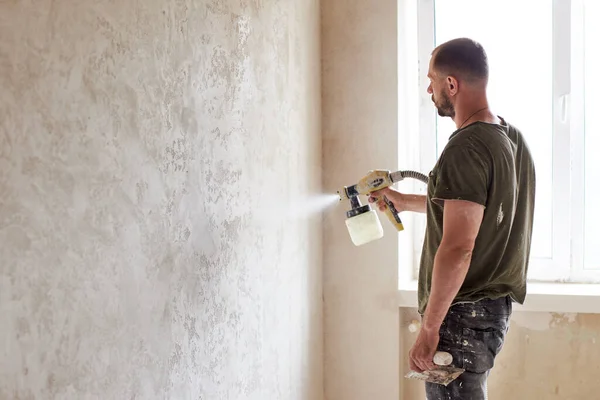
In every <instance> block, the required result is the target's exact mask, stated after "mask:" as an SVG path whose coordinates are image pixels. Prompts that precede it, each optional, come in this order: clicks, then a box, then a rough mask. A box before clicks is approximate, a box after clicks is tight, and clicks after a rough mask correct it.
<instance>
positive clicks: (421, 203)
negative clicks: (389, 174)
mask: <svg viewBox="0 0 600 400" xmlns="http://www.w3.org/2000/svg"><path fill="white" fill-rule="evenodd" d="M383 196H385V197H387V199H388V200H389V201H391V202H392V204H393V205H394V207H395V208H396V210H397V211H398V212H402V211H414V212H420V213H424V212H425V211H426V196H424V195H420V194H404V193H400V192H399V191H397V190H396V189H394V188H391V187H387V188H384V189H381V190H376V191H374V192H373V193H371V195H370V196H369V202H370V203H376V204H377V207H378V208H379V210H380V211H385V208H386V204H385V202H384V201H383Z"/></svg>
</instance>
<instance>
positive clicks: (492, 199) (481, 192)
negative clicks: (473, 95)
mask: <svg viewBox="0 0 600 400" xmlns="http://www.w3.org/2000/svg"><path fill="white" fill-rule="evenodd" d="M500 121H501V122H500V124H489V123H485V122H475V123H473V124H470V125H468V126H466V127H464V128H462V129H459V130H456V131H455V132H454V133H452V135H451V136H450V138H449V140H448V143H447V145H446V147H445V148H444V150H443V152H442V154H441V155H440V157H439V159H438V161H437V163H436V165H435V166H434V168H433V169H432V171H431V172H430V174H429V182H428V185H427V226H426V232H425V240H424V243H423V249H422V253H421V265H420V269H419V290H418V299H419V312H420V313H421V314H423V313H424V312H425V309H426V306H427V301H428V299H429V294H430V290H431V277H432V271H433V263H434V257H435V253H436V251H437V249H438V247H439V245H440V241H441V240H442V232H443V211H444V209H443V200H468V201H472V202H475V203H478V204H481V205H483V206H485V209H484V215H483V221H482V223H481V227H480V230H479V233H478V236H477V238H476V241H475V247H474V249H473V254H472V259H471V265H470V267H469V270H468V272H467V276H466V278H465V280H464V283H463V284H462V286H461V288H460V290H459V292H458V294H457V296H456V298H455V299H454V302H453V304H455V303H459V302H472V301H478V300H481V299H483V298H489V299H496V298H499V297H503V296H506V295H510V296H511V297H512V299H513V300H514V301H516V302H518V303H521V304H522V303H523V302H524V300H525V294H526V278H527V268H528V263H529V254H530V248H531V232H532V228H533V212H534V201H535V168H534V163H533V160H532V157H531V153H530V151H529V148H528V146H527V143H526V142H525V140H524V138H523V135H522V134H521V132H520V131H519V130H518V129H516V128H515V127H513V126H511V125H509V124H508V123H506V121H505V120H504V119H502V118H501V119H500Z"/></svg>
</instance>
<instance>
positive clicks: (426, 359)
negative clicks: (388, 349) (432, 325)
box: [408, 328, 440, 372]
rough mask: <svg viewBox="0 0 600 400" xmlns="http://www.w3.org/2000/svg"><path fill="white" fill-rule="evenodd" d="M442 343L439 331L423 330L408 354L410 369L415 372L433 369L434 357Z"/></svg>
mask: <svg viewBox="0 0 600 400" xmlns="http://www.w3.org/2000/svg"><path fill="white" fill-rule="evenodd" d="M439 341H440V331H439V329H437V330H435V329H432V330H427V329H424V328H421V330H420V331H419V335H418V336H417V340H416V342H415V344H414V345H413V347H412V348H411V349H410V352H409V353H408V357H409V364H410V369H412V370H413V371H415V372H423V371H429V370H430V369H433V367H434V364H433V356H434V355H435V352H436V350H437V346H438V343H439Z"/></svg>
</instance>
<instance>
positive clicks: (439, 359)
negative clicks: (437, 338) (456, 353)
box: [433, 351, 452, 366]
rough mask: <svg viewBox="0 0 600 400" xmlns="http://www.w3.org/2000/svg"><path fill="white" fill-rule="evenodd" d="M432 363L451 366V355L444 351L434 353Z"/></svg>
mask: <svg viewBox="0 0 600 400" xmlns="http://www.w3.org/2000/svg"><path fill="white" fill-rule="evenodd" d="M433 363H434V364H435V365H440V366H444V365H450V364H452V354H450V353H448V352H445V351H436V352H435V355H434V356H433Z"/></svg>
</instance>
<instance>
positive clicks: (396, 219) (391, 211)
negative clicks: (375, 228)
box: [383, 196, 404, 231]
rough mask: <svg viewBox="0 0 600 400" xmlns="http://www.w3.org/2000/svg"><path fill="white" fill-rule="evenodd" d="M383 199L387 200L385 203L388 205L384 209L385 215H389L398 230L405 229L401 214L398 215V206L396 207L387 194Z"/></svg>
mask: <svg viewBox="0 0 600 400" xmlns="http://www.w3.org/2000/svg"><path fill="white" fill-rule="evenodd" d="M383 201H385V204H386V205H387V207H386V208H385V211H384V213H385V215H387V217H388V219H389V220H390V222H391V223H392V224H393V225H394V226H395V227H396V230H398V231H403V230H404V225H403V224H402V220H401V219H400V215H398V211H397V210H396V207H394V203H392V202H391V201H390V200H388V198H387V197H385V196H383Z"/></svg>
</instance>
